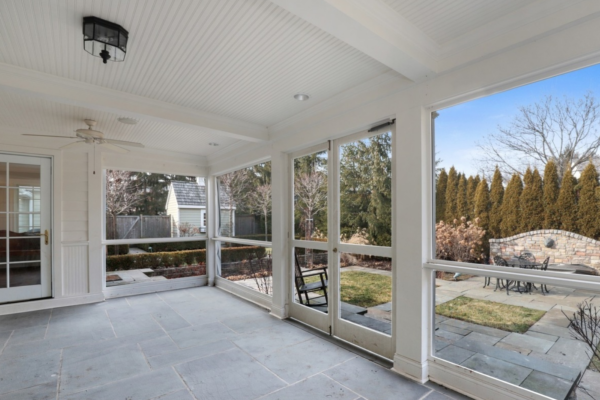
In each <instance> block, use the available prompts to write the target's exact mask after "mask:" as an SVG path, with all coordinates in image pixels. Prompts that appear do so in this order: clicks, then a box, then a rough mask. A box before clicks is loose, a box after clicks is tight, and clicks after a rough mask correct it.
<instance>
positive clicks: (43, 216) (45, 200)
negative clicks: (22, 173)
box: [0, 154, 53, 304]
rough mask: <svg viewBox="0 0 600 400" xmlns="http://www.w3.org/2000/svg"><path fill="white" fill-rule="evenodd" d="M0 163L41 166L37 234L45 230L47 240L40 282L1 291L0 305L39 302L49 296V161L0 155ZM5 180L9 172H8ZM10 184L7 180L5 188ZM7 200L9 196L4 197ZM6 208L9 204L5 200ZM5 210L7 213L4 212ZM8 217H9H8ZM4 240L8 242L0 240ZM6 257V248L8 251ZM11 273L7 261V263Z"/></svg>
mask: <svg viewBox="0 0 600 400" xmlns="http://www.w3.org/2000/svg"><path fill="white" fill-rule="evenodd" d="M0 162H7V163H15V164H30V165H39V166H40V208H41V209H40V233H42V234H43V233H44V232H45V231H48V235H49V239H48V244H46V241H45V237H44V236H40V237H39V240H40V263H41V283H40V284H39V285H30V286H19V287H14V288H10V287H9V288H6V289H0V304H1V303H8V302H17V301H24V300H33V299H41V298H47V297H51V296H52V243H53V241H52V240H53V231H52V203H53V202H52V198H53V192H52V172H51V171H52V159H51V158H48V157H39V156H26V155H15V154H0ZM7 179H8V173H7ZM8 184H9V182H8V181H7V185H8ZM6 196H7V200H8V196H9V194H8V193H7V194H6ZM7 207H8V201H7ZM7 211H8V210H7ZM7 216H8V214H7ZM0 240H7V239H0ZM7 256H8V248H7ZM7 265H8V266H9V270H10V262H9V263H8V264H7Z"/></svg>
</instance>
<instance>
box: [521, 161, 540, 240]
mask: <svg viewBox="0 0 600 400" xmlns="http://www.w3.org/2000/svg"><path fill="white" fill-rule="evenodd" d="M527 172H529V174H527V173H525V176H526V177H527V181H526V183H525V188H524V189H523V193H522V194H521V231H522V232H529V231H535V230H538V229H542V227H543V226H544V200H543V197H544V189H543V187H542V177H541V176H540V173H539V171H538V170H537V168H536V169H534V170H533V172H531V169H529V168H527Z"/></svg>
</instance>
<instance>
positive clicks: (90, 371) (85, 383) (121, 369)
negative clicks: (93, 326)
mask: <svg viewBox="0 0 600 400" xmlns="http://www.w3.org/2000/svg"><path fill="white" fill-rule="evenodd" d="M149 371H150V367H149V366H148V364H147V363H146V359H145V357H144V355H143V354H142V351H141V350H140V349H139V348H138V346H137V344H130V345H126V346H121V347H116V348H113V349H110V348H107V349H106V351H104V352H102V353H96V354H93V355H90V356H89V357H87V358H84V359H81V358H80V357H75V358H74V359H71V358H70V357H67V356H65V357H63V365H62V373H61V384H60V392H61V394H70V393H74V392H79V391H81V390H84V389H87V388H91V387H94V386H99V385H104V384H107V383H111V382H113V381H115V380H117V379H125V378H129V377H132V376H134V375H139V374H141V373H144V372H149Z"/></svg>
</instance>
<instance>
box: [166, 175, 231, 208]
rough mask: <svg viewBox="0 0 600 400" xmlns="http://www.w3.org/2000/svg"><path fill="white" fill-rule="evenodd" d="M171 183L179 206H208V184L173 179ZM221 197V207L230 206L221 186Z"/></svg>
mask: <svg viewBox="0 0 600 400" xmlns="http://www.w3.org/2000/svg"><path fill="white" fill-rule="evenodd" d="M171 185H172V186H173V193H175V199H176V200H177V205H178V206H179V208H185V207H190V206H192V207H206V186H201V185H199V184H198V183H197V182H186V181H172V182H171ZM219 198H220V201H221V208H224V207H229V199H228V197H227V195H226V194H225V193H224V191H223V190H222V189H221V188H219Z"/></svg>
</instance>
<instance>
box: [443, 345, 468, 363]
mask: <svg viewBox="0 0 600 400" xmlns="http://www.w3.org/2000/svg"><path fill="white" fill-rule="evenodd" d="M474 354H475V353H473V352H472V351H469V350H466V349H463V348H460V347H456V346H452V345H450V346H447V347H445V348H443V349H442V350H441V351H438V352H436V353H435V356H436V357H439V358H441V359H443V360H446V361H450V362H451V363H454V364H462V363H463V362H465V361H466V360H467V359H468V358H470V357H471V356H473V355H474Z"/></svg>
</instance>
